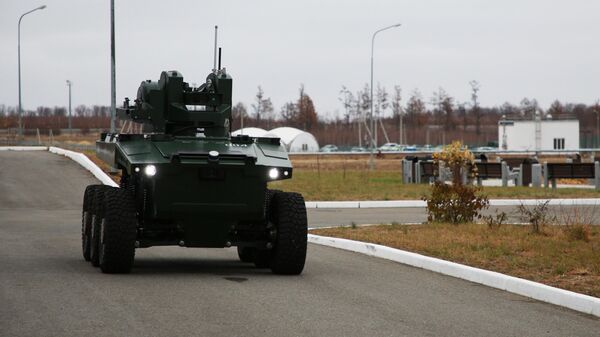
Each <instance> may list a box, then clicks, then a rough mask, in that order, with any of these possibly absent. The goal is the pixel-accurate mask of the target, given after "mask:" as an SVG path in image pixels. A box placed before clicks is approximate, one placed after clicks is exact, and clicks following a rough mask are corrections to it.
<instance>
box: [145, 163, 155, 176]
mask: <svg viewBox="0 0 600 337" xmlns="http://www.w3.org/2000/svg"><path fill="white" fill-rule="evenodd" d="M144 173H145V174H146V175H147V176H148V177H154V175H155V174H156V166H154V165H148V166H146V167H144Z"/></svg>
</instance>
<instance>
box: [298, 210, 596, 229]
mask: <svg viewBox="0 0 600 337" xmlns="http://www.w3.org/2000/svg"><path fill="white" fill-rule="evenodd" d="M529 208H531V207H529ZM496 211H498V212H505V213H506V214H507V215H508V220H507V222H509V223H522V222H524V220H523V219H522V218H521V216H520V213H519V211H518V210H517V207H516V206H501V207H494V206H490V208H489V209H487V210H486V211H484V212H482V213H483V214H484V215H492V216H494V215H495V214H496V213H495V212H496ZM548 214H550V216H556V217H557V220H558V221H559V222H564V220H565V219H566V217H567V216H569V215H570V216H572V217H577V216H579V217H580V219H581V220H583V221H585V220H587V219H589V221H590V222H591V223H593V224H599V223H600V208H599V207H597V206H550V207H549V211H548ZM308 220H309V222H310V226H311V227H314V228H317V227H328V226H340V225H342V226H348V225H351V224H352V223H353V222H354V223H355V224H357V225H364V224H390V223H393V222H397V223H402V224H407V223H408V224H418V223H423V222H425V221H427V211H426V209H425V208H423V207H414V208H413V207H408V208H362V209H351V208H333V209H327V208H320V209H309V210H308Z"/></svg>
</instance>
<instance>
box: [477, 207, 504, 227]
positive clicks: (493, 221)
mask: <svg viewBox="0 0 600 337" xmlns="http://www.w3.org/2000/svg"><path fill="white" fill-rule="evenodd" d="M506 220H508V215H506V212H498V210H496V214H495V216H492V215H486V216H484V217H483V222H484V223H485V224H486V225H487V226H488V228H489V229H498V228H500V226H502V225H503V224H504V223H505V222H506Z"/></svg>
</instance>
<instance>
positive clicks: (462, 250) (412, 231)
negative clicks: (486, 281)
mask: <svg viewBox="0 0 600 337" xmlns="http://www.w3.org/2000/svg"><path fill="white" fill-rule="evenodd" d="M568 228H573V227H568V226H549V227H546V228H545V229H544V233H543V234H533V233H531V230H530V228H529V227H528V226H516V225H503V226H501V227H500V228H497V229H489V228H488V227H487V226H486V225H484V224H461V225H448V224H425V225H418V226H414V225H413V226H411V225H380V226H368V227H357V228H352V227H341V228H327V229H316V230H311V233H312V234H317V235H324V236H334V237H340V238H346V239H351V240H358V241H364V242H371V243H376V244H381V245H385V246H390V247H394V248H398V249H403V250H408V251H411V252H415V253H419V254H423V255H427V256H432V257H437V258H441V259H444V260H448V261H453V262H458V263H462V264H466V265H469V266H473V267H478V268H483V269H487V270H493V271H497V272H500V273H504V274H508V275H512V276H516V277H521V278H525V279H529V280H532V281H536V282H541V283H544V284H548V285H551V286H554V287H559V288H563V289H567V290H572V291H576V292H579V293H583V294H587V295H591V296H596V297H600V258H599V256H600V228H598V227H597V226H590V227H586V228H587V230H589V241H588V242H586V241H583V240H575V239H573V238H572V236H571V235H569V233H570V232H569V230H568Z"/></svg>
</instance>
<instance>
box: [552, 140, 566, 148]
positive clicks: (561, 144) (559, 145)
mask: <svg viewBox="0 0 600 337" xmlns="http://www.w3.org/2000/svg"><path fill="white" fill-rule="evenodd" d="M554 149H555V150H564V149H565V139H564V138H554Z"/></svg>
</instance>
